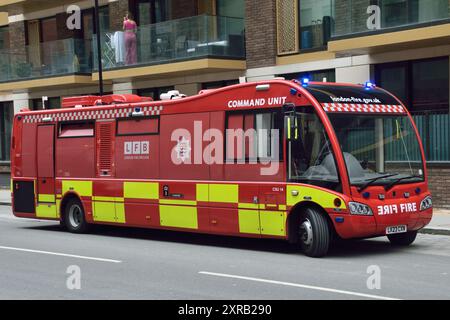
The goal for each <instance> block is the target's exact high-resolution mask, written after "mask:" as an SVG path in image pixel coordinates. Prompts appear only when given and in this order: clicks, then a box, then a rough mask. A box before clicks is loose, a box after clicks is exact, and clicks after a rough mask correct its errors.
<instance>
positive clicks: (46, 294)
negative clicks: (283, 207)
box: [0, 206, 450, 300]
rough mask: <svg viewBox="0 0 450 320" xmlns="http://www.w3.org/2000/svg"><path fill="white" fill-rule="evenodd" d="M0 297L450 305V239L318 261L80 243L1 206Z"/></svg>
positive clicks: (338, 250) (251, 248) (220, 242)
mask: <svg viewBox="0 0 450 320" xmlns="http://www.w3.org/2000/svg"><path fill="white" fill-rule="evenodd" d="M368 271H369V272H368ZM378 272H379V273H378ZM378 274H379V275H380V276H379V277H376V278H373V277H375V276H378ZM370 277H372V278H370ZM369 278H370V279H369ZM368 279H369V281H368ZM378 280H379V281H378ZM368 282H369V286H368ZM378 286H380V288H379V289H378V288H377V287H378ZM369 287H371V288H372V289H369ZM0 288H2V290H0V299H196V300H197V299H202V300H203V299H375V300H378V299H450V289H449V288H450V237H448V236H438V235H425V234H420V235H418V239H417V240H416V242H415V243H414V245H413V246H411V247H409V248H394V247H392V246H391V245H390V244H389V242H388V241H387V239H386V238H379V239H372V240H363V241H345V242H342V243H339V244H338V245H336V246H335V247H334V248H333V249H332V251H331V252H330V254H329V255H328V256H327V257H325V258H321V259H313V258H309V257H306V256H303V255H302V254H300V253H298V252H297V251H296V249H295V247H293V246H292V245H288V244H287V243H285V242H282V241H274V240H259V239H241V238H230V237H221V236H211V235H195V234H188V233H178V232H167V231H157V230H144V229H132V228H120V227H97V228H95V230H94V231H93V233H91V234H86V235H75V234H70V233H67V232H65V231H63V230H62V229H61V228H60V227H59V224H58V223H54V222H45V221H36V220H26V219H18V218H15V217H13V216H12V214H11V208H10V207H7V206H0ZM77 288H79V289H77Z"/></svg>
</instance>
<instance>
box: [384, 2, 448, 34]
mask: <svg viewBox="0 0 450 320" xmlns="http://www.w3.org/2000/svg"><path fill="white" fill-rule="evenodd" d="M379 6H380V7H381V12H382V15H381V18H382V27H383V28H389V27H397V26H402V25H407V24H413V23H420V22H429V21H435V20H439V19H445V18H448V1H447V0H380V1H379Z"/></svg>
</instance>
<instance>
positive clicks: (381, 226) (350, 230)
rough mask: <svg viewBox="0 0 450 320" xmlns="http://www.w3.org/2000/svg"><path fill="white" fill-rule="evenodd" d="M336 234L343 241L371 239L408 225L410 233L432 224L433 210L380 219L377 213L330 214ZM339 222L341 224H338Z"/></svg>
mask: <svg viewBox="0 0 450 320" xmlns="http://www.w3.org/2000/svg"><path fill="white" fill-rule="evenodd" d="M329 215H330V217H331V220H332V221H333V225H334V228H335V230H336V233H337V234H338V235H339V236H340V237H341V238H343V239H351V238H370V237H377V236H384V235H386V228H387V227H389V226H395V225H406V226H407V227H408V231H414V230H419V229H422V228H423V227H425V226H426V225H427V224H429V223H430V221H431V218H432V216H433V209H432V208H430V209H427V210H424V211H416V212H412V213H403V214H397V215H392V216H390V217H389V218H386V217H383V218H380V217H378V216H376V215H377V213H374V215H372V216H359V215H352V214H350V213H334V212H333V213H330V212H329ZM338 221H339V222H338Z"/></svg>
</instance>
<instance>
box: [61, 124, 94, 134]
mask: <svg viewBox="0 0 450 320" xmlns="http://www.w3.org/2000/svg"><path fill="white" fill-rule="evenodd" d="M93 136H94V122H76V123H61V124H60V126H59V135H58V137H60V138H80V137H93Z"/></svg>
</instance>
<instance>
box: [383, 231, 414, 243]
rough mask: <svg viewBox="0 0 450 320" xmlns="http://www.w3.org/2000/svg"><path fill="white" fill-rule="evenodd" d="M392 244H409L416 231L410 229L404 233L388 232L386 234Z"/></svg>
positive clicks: (412, 240)
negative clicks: (388, 233)
mask: <svg viewBox="0 0 450 320" xmlns="http://www.w3.org/2000/svg"><path fill="white" fill-rule="evenodd" d="M387 237H388V239H389V241H390V242H391V244H392V245H395V246H404V247H406V246H409V245H410V244H411V243H413V242H414V240H416V237H417V231H410V232H406V233H399V234H390V235H388V236H387Z"/></svg>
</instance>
